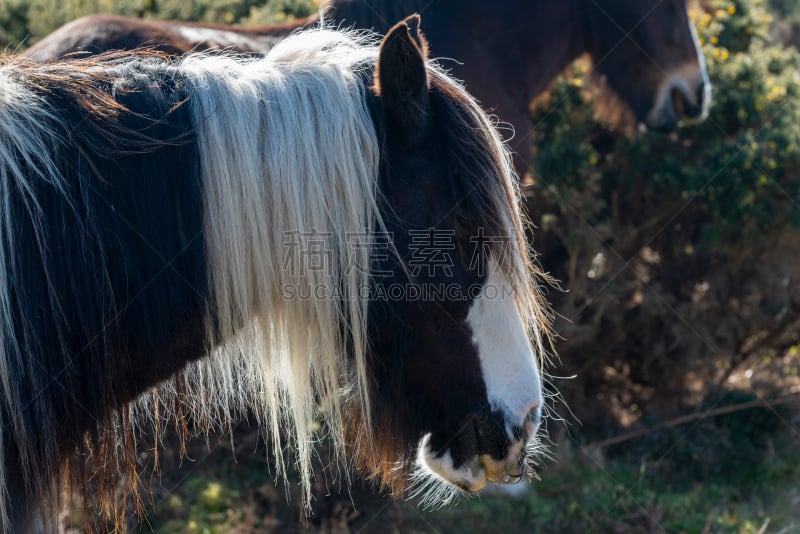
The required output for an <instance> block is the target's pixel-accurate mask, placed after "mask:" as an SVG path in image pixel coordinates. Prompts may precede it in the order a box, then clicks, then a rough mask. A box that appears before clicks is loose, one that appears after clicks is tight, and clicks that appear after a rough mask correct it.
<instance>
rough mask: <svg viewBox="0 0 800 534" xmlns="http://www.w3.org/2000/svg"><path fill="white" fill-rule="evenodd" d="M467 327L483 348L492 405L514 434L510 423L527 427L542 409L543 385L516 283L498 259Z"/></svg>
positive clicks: (480, 351)
mask: <svg viewBox="0 0 800 534" xmlns="http://www.w3.org/2000/svg"><path fill="white" fill-rule="evenodd" d="M467 326H469V328H470V330H471V331H472V342H473V343H474V344H475V346H476V347H477V349H478V356H479V359H480V363H481V371H482V372H483V382H484V384H485V385H486V393H487V395H488V398H489V404H490V405H491V408H492V409H493V410H497V411H500V412H502V413H503V415H504V417H505V420H506V427H507V428H506V430H507V431H508V432H509V437H512V436H511V433H510V425H514V426H523V425H524V423H525V420H526V418H527V416H528V414H529V413H530V412H531V411H532V410H535V409H541V406H542V384H541V379H540V375H539V368H538V365H537V363H536V356H535V355H534V353H533V350H532V349H531V344H530V340H529V339H528V333H527V331H526V329H525V325H524V324H523V322H522V317H521V316H520V313H519V309H518V308H517V303H516V299H515V297H514V293H513V289H512V286H511V283H510V282H509V280H508V278H507V277H506V276H505V274H503V273H502V272H501V271H500V269H499V268H498V267H497V265H496V263H495V262H494V261H493V260H490V261H489V263H488V276H487V278H486V283H485V284H484V286H483V288H482V289H481V293H480V295H478V297H477V298H476V299H475V301H474V302H473V304H472V307H471V308H470V310H469V314H468V315H467Z"/></svg>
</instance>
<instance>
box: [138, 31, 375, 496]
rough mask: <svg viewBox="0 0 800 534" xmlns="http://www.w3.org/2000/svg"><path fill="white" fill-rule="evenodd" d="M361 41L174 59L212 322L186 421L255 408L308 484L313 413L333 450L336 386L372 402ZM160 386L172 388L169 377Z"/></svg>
mask: <svg viewBox="0 0 800 534" xmlns="http://www.w3.org/2000/svg"><path fill="white" fill-rule="evenodd" d="M373 43H374V41H372V40H368V38H366V37H360V36H358V35H357V34H353V33H343V32H334V31H329V30H324V29H321V30H315V31H312V32H304V33H303V34H302V37H300V36H293V37H290V38H288V39H286V40H284V41H282V42H281V43H279V44H278V45H277V46H276V47H275V48H273V49H272V50H271V52H270V53H269V54H268V55H267V56H266V57H264V58H262V59H255V60H251V61H247V62H242V60H241V59H240V58H239V59H236V58H231V57H225V56H204V55H192V56H189V57H187V58H186V59H184V60H183V61H182V62H181V64H180V66H179V67H178V68H179V70H180V72H181V74H182V75H183V76H185V77H187V78H188V80H189V87H190V93H191V94H192V98H191V101H190V105H191V106H192V114H193V116H194V122H195V124H196V126H197V136H198V144H199V152H200V158H201V168H202V173H203V177H202V184H203V188H204V202H205V217H206V218H205V233H206V247H207V258H208V263H209V265H208V271H209V273H210V280H209V283H210V287H211V291H212V295H213V297H212V301H211V302H210V303H209V314H208V325H207V331H208V332H210V333H214V334H213V335H214V337H212V338H211V339H209V344H210V346H211V347H212V348H213V350H212V352H211V355H210V357H209V358H205V359H202V360H200V361H199V362H198V363H197V364H194V365H192V366H190V367H189V368H188V369H187V370H186V371H185V376H184V377H182V378H183V379H184V381H183V383H185V384H186V386H187V388H188V391H187V392H186V393H185V394H187V395H189V396H190V398H189V399H186V398H184V399H182V401H183V404H184V406H187V407H189V408H190V410H191V411H190V413H189V415H190V417H191V418H192V419H193V420H196V421H204V422H212V423H213V422H219V423H224V422H228V421H231V420H235V419H236V417H237V415H239V414H241V413H243V412H244V413H246V412H248V411H249V412H251V413H255V415H256V417H257V419H258V421H259V422H260V423H261V424H264V425H268V428H269V433H270V434H271V438H272V441H273V444H274V446H275V447H276V454H275V456H276V459H277V460H278V465H279V469H282V464H281V443H282V440H281V436H282V435H284V434H283V433H282V431H281V429H288V435H289V437H290V440H291V445H292V446H293V447H294V448H295V449H296V453H297V458H298V463H299V471H300V473H301V476H302V481H303V487H304V489H305V491H306V493H307V495H310V494H308V492H309V491H310V479H309V476H310V458H311V452H312V450H311V449H312V444H313V442H314V439H313V436H312V432H313V429H314V428H317V427H318V422H319V419H324V422H325V428H326V429H327V431H328V432H329V433H330V435H331V436H332V438H333V440H332V441H333V443H334V446H335V448H336V449H337V452H338V453H342V452H343V451H342V447H343V446H344V436H343V425H342V413H341V410H342V403H343V395H348V396H350V397H351V398H353V399H356V401H357V402H360V403H361V404H360V406H358V408H359V409H361V410H362V411H363V413H367V414H368V413H369V406H368V405H367V402H368V395H367V370H366V363H365V346H366V319H367V310H366V301H365V300H364V299H362V298H360V293H359V291H358V288H363V287H365V286H366V285H367V284H368V283H369V272H368V266H369V256H370V249H369V247H368V246H365V243H368V242H369V240H368V239H365V237H366V236H369V235H370V234H371V233H372V231H373V227H374V226H375V225H376V223H378V222H379V213H378V207H377V202H376V191H377V176H378V165H379V158H380V154H379V146H378V141H377V137H376V133H375V129H374V126H373V122H372V119H371V118H370V115H369V111H368V109H367V107H366V103H365V102H366V99H365V97H364V93H365V91H366V87H365V83H364V82H365V80H368V79H369V77H368V75H371V69H372V66H373V65H374V60H375V58H376V57H377V53H378V49H377V47H376V46H373ZM359 65H363V67H362V68H364V69H367V68H368V69H369V70H368V71H365V72H359ZM193 89H197V90H193ZM309 252H311V253H313V254H312V256H311V257H309V256H308V254H307V253H309ZM320 260H321V263H320ZM287 289H288V290H290V291H287ZM343 325H346V327H347V328H348V330H347V331H344V330H343ZM218 340H223V343H222V344H221V345H216V341H218ZM161 393H162V395H161V396H162V401H163V400H166V402H167V405H169V404H171V399H170V397H173V399H174V400H177V399H176V398H174V397H175V395H174V389H172V388H171V387H170V386H169V385H167V386H164V387H162V388H161ZM145 399H146V397H145ZM146 402H149V401H146ZM178 402H180V401H178ZM148 413H153V411H152V409H148ZM161 413H164V411H161ZM367 421H368V419H366V418H365V419H364V423H365V424H368V422H367ZM364 430H367V429H366V428H365V429H364ZM366 434H367V435H368V434H369V432H366ZM340 457H343V456H340Z"/></svg>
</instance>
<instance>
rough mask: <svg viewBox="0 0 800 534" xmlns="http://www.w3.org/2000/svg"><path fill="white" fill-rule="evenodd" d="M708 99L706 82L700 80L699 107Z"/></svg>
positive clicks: (698, 90) (698, 89) (698, 91)
mask: <svg viewBox="0 0 800 534" xmlns="http://www.w3.org/2000/svg"><path fill="white" fill-rule="evenodd" d="M705 100H706V84H705V82H700V86H699V87H698V88H697V105H698V106H699V107H701V108H702V107H703V104H704V103H705Z"/></svg>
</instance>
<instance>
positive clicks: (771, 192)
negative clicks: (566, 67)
mask: <svg viewBox="0 0 800 534" xmlns="http://www.w3.org/2000/svg"><path fill="white" fill-rule="evenodd" d="M690 5H691V6H692V7H691V16H692V19H693V20H694V22H695V24H696V26H697V29H698V34H699V37H700V40H701V43H702V48H703V52H704V54H705V56H706V58H707V61H708V70H709V74H710V77H711V82H712V85H713V104H712V107H711V110H710V115H709V117H708V119H707V120H706V121H705V122H704V123H702V124H699V125H694V126H692V127H687V128H682V129H681V130H679V131H678V132H677V133H675V134H673V135H659V134H648V135H632V134H631V133H630V132H627V131H622V130H621V129H615V128H614V127H613V126H610V125H606V124H605V123H604V122H603V120H599V119H597V118H596V116H597V115H598V109H596V105H595V102H596V100H594V99H593V98H592V97H593V96H594V95H596V94H597V91H599V90H603V89H602V88H601V89H598V87H599V85H598V83H597V81H596V80H594V79H593V77H592V75H591V65H589V64H588V63H584V62H579V63H577V64H575V65H574V66H573V67H572V68H571V70H570V72H569V73H567V74H566V75H565V76H562V77H561V78H560V79H558V80H557V81H556V83H555V84H554V86H553V87H552V88H551V90H550V92H549V94H548V96H547V98H546V99H545V100H544V101H543V102H541V103H540V105H539V107H538V108H537V111H536V112H535V113H534V116H533V124H534V132H535V134H534V142H533V144H534V159H533V161H532V166H531V174H532V177H533V180H534V182H533V185H532V186H531V188H530V191H529V194H530V206H531V208H532V209H531V216H532V218H533V220H534V222H535V223H536V225H537V226H538V229H537V231H536V232H535V243H534V248H536V250H537V251H538V252H540V254H541V256H540V259H541V262H542V264H543V265H544V267H545V269H546V270H548V271H550V272H551V273H552V274H553V275H554V276H555V277H556V278H558V279H560V280H561V282H562V286H563V287H564V288H565V289H567V290H568V292H566V293H561V292H552V294H551V297H552V299H553V300H554V301H555V303H556V309H557V312H558V314H559V316H561V317H563V318H564V319H565V320H560V321H559V324H558V325H557V331H559V333H560V334H561V335H562V336H563V337H564V338H565V339H564V341H563V342H562V343H561V344H560V347H559V352H560V354H561V357H562V360H563V362H564V367H565V368H566V369H563V370H562V372H563V375H565V376H569V375H572V374H575V375H577V376H578V379H577V380H576V381H572V382H570V381H566V382H564V383H562V384H560V386H561V388H562V390H563V391H564V394H565V396H567V397H568V398H571V399H572V406H573V409H575V410H576V411H577V412H579V414H580V415H582V419H583V421H584V422H585V423H588V426H589V427H596V428H608V427H613V425H614V424H615V423H619V422H620V421H627V422H628V423H630V422H632V421H635V420H637V419H639V418H641V417H643V416H650V417H655V418H656V419H658V418H659V417H669V416H670V415H671V414H674V413H677V412H680V411H682V410H685V409H686V408H687V405H693V406H697V405H698V403H700V402H702V397H703V395H705V394H707V393H708V392H709V390H713V389H715V388H721V387H723V385H724V383H725V380H726V378H727V377H728V376H729V375H730V373H731V372H732V370H733V369H734V368H735V367H736V366H737V365H738V364H739V363H741V362H742V361H743V359H745V358H748V357H754V356H757V355H766V354H773V355H775V354H778V355H779V354H781V353H782V352H781V351H785V350H788V349H787V347H785V346H783V345H782V344H784V345H785V344H787V343H788V344H791V343H790V342H789V340H792V339H797V332H796V330H797V328H796V326H792V322H793V321H796V320H797V319H798V316H800V312H799V308H800V295H798V294H797V293H798V288H797V283H796V279H797V277H798V276H800V272H796V271H797V268H796V267H792V265H795V264H796V262H790V261H786V258H791V257H793V255H794V254H796V253H797V251H798V250H800V247H798V246H797V244H798V243H800V239H799V238H798V235H800V232H798V230H797V228H798V227H800V194H799V193H800V82H798V74H797V72H798V69H799V68H800V56H799V55H798V52H797V50H796V49H795V48H793V47H784V46H782V45H781V44H779V43H773V42H772V37H771V36H770V29H771V25H772V15H771V12H770V10H769V5H768V4H767V2H766V1H765V0H708V1H705V2H702V3H701V4H693V3H690ZM782 247H789V248H782ZM699 377H702V378H699ZM609 408H610V411H611V412H613V413H614V414H615V415H614V416H613V417H612V416H610V415H609V411H608V410H609ZM626 424H627V423H626Z"/></svg>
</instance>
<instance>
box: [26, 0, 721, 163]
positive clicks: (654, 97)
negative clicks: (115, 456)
mask: <svg viewBox="0 0 800 534" xmlns="http://www.w3.org/2000/svg"><path fill="white" fill-rule="evenodd" d="M330 4H331V6H330V8H329V9H328V10H327V12H326V14H325V17H326V18H329V19H331V20H335V21H336V22H337V23H341V24H344V25H354V26H356V27H358V28H371V29H374V30H376V31H378V32H380V33H384V32H385V31H386V30H388V29H389V27H390V25H391V24H392V23H393V22H394V21H397V20H399V19H401V18H403V17H405V16H407V15H409V14H411V13H414V12H421V13H423V14H424V15H425V20H426V25H427V30H428V31H427V35H428V39H429V41H430V46H431V50H432V51H433V52H434V53H435V54H436V55H437V56H438V57H440V58H453V59H456V60H457V61H447V62H446V65H447V66H448V67H449V68H450V69H452V73H453V74H454V75H455V76H456V77H457V78H461V79H462V80H464V81H465V82H466V85H467V89H468V90H469V91H470V93H472V94H473V95H475V96H476V97H477V98H478V100H479V101H481V102H482V104H483V106H484V107H485V108H486V109H489V110H492V111H493V112H494V113H496V114H497V115H498V117H499V118H500V119H501V120H502V121H505V122H507V123H509V124H510V125H511V126H512V127H513V128H514V130H515V131H516V132H517V135H516V139H515V140H514V142H513V143H512V147H513V148H515V149H516V152H517V156H515V157H516V158H517V159H516V161H515V163H516V165H517V168H518V170H523V169H525V168H526V167H527V165H526V164H524V161H523V158H522V157H520V155H519V152H520V147H522V146H524V145H523V142H524V141H525V139H527V137H528V132H529V130H530V119H529V116H530V115H529V107H530V103H531V101H532V100H533V99H534V98H535V97H536V96H537V95H539V94H540V93H542V92H543V91H544V90H545V89H546V88H547V87H548V85H549V84H550V83H551V82H552V80H553V79H554V78H555V77H556V76H557V75H558V74H559V73H560V72H562V71H563V70H564V68H565V67H566V66H567V65H568V64H569V63H570V62H572V61H573V60H574V59H576V58H578V57H579V56H582V55H584V54H588V56H589V57H590V58H591V59H592V60H593V61H594V65H595V71H596V72H597V73H598V74H599V75H600V76H601V77H602V78H603V79H604V80H605V82H606V83H605V85H606V87H608V88H610V89H611V91H608V93H609V94H615V96H616V97H618V98H616V99H613V100H612V101H613V102H617V101H619V102H622V103H623V104H625V107H627V110H626V111H629V112H631V115H632V116H633V117H634V118H635V121H636V122H638V123H640V124H644V125H645V126H646V127H647V128H649V129H652V130H658V131H671V130H674V129H675V128H676V127H677V126H678V124H679V123H681V122H683V121H686V120H687V119H688V120H698V119H702V118H703V117H704V116H705V114H706V111H707V108H708V105H709V102H710V95H711V89H710V84H709V82H708V74H707V72H706V66H705V61H704V58H703V56H702V53H701V51H700V48H699V46H698V41H697V36H696V34H695V30H694V28H693V26H692V24H691V22H690V21H689V17H688V14H687V9H686V7H687V6H686V0H560V1H558V2H547V1H542V0H497V1H494V2H486V1H484V0H437V1H435V2H430V1H429V0H333V1H332V2H331V3H330ZM318 20H319V16H312V17H309V18H307V19H302V20H299V21H295V22H293V23H289V24H283V25H272V26H262V27H245V26H224V25H214V24H201V23H191V22H178V21H155V20H139V19H132V18H127V17H120V16H115V15H91V16H88V17H84V18H81V19H78V20H75V21H73V22H71V23H69V24H67V25H65V26H63V27H62V28H60V29H58V30H56V31H55V32H54V33H52V34H50V35H49V36H47V37H45V38H44V39H42V40H41V41H39V42H38V43H37V44H35V45H33V46H32V47H31V48H29V49H28V50H27V51H26V52H25V53H24V55H26V56H28V57H29V58H31V59H33V60H35V61H49V60H54V59H58V58H62V57H64V56H66V55H69V54H76V53H77V54H80V55H88V54H95V53H99V52H101V51H105V50H113V49H133V48H137V47H140V46H150V47H153V48H156V49H158V50H161V51H164V52H167V53H171V54H179V53H183V52H187V51H189V50H208V49H220V48H230V49H233V50H237V51H240V52H244V53H262V52H264V51H266V50H268V49H269V48H270V47H271V46H273V45H274V43H275V42H276V41H277V40H279V39H281V38H283V37H285V36H286V35H288V34H289V33H291V32H292V31H294V30H296V29H298V28H300V27H303V26H306V25H310V24H315V23H317V22H318ZM478 29H479V30H480V31H478ZM81 53H82V54H81ZM521 151H522V153H523V155H524V154H525V153H526V152H527V151H525V150H524V149H522V150H521Z"/></svg>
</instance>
